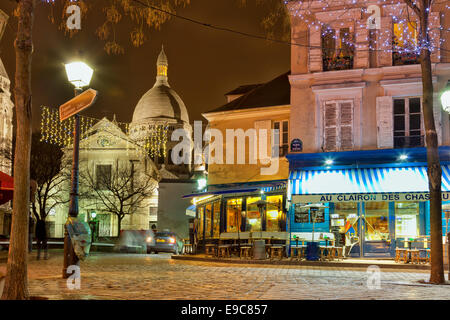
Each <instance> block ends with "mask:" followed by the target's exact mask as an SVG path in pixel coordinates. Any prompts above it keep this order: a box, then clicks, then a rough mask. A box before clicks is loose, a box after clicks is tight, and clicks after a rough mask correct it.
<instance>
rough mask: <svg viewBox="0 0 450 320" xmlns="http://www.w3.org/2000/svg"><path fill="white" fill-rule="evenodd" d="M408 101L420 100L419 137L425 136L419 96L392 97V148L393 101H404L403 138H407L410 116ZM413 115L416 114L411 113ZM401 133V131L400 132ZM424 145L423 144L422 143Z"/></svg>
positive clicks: (393, 134)
mask: <svg viewBox="0 0 450 320" xmlns="http://www.w3.org/2000/svg"><path fill="white" fill-rule="evenodd" d="M410 99H420V135H421V136H423V135H425V129H424V123H423V109H422V103H423V99H422V97H421V96H407V97H393V98H392V119H393V121H392V139H393V140H394V143H393V145H394V148H395V132H396V131H395V100H404V101H405V113H404V117H405V130H404V131H405V135H404V137H409V136H410V135H409V133H410V132H409V131H410V128H409V123H410V121H409V119H410V115H411V112H409V100H410ZM413 114H417V113H413ZM402 131H403V130H402ZM424 145H425V143H424Z"/></svg>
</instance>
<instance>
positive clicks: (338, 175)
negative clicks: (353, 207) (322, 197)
mask: <svg viewBox="0 0 450 320" xmlns="http://www.w3.org/2000/svg"><path fill="white" fill-rule="evenodd" d="M442 191H443V192H448V191H450V166H448V165H443V166H442ZM405 192H429V188H428V176H427V168H426V167H403V168H367V169H365V168H359V169H339V170H314V171H308V170H299V171H292V172H291V174H290V177H289V195H308V194H347V193H355V194H356V193H359V194H361V193H405Z"/></svg>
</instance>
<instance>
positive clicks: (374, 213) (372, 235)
mask: <svg viewBox="0 0 450 320" xmlns="http://www.w3.org/2000/svg"><path fill="white" fill-rule="evenodd" d="M365 206H366V213H365V221H364V226H365V239H366V240H367V241H370V240H375V241H380V240H389V221H388V220H389V219H388V217H389V203H388V202H385V201H381V202H366V203H365Z"/></svg>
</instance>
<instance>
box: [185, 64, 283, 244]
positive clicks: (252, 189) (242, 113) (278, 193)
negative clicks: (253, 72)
mask: <svg viewBox="0 0 450 320" xmlns="http://www.w3.org/2000/svg"><path fill="white" fill-rule="evenodd" d="M288 76H289V73H285V74H283V75H280V76H278V77H276V78H275V79H272V80H271V81H269V82H267V83H263V84H259V85H246V86H241V87H239V88H237V89H235V90H233V91H231V92H229V93H228V94H226V97H227V101H228V103H227V104H225V105H223V106H221V107H219V108H216V109H214V110H212V111H209V112H207V113H204V114H203V116H204V117H205V118H206V119H207V120H208V126H207V130H206V133H205V136H206V139H207V141H208V144H207V148H205V151H204V154H205V158H206V159H207V161H206V162H207V168H208V177H207V180H208V183H207V188H205V189H204V190H202V192H199V193H197V194H191V195H188V197H192V198H193V202H194V204H195V206H196V231H197V232H196V235H197V240H198V244H199V246H200V248H201V247H202V246H203V245H204V244H207V243H210V242H216V241H218V240H219V239H234V240H239V239H243V240H244V241H245V240H248V239H257V238H260V239H273V240H282V239H284V240H285V239H286V237H287V227H286V210H285V203H286V182H287V178H288V161H287V160H286V158H285V155H286V153H287V151H288V143H289V117H290V108H291V107H290V85H289V78H288ZM274 129H276V131H273V130H274ZM263 132H264V133H263ZM274 150H276V152H274Z"/></svg>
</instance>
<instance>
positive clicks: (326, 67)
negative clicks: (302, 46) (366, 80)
mask: <svg viewBox="0 0 450 320" xmlns="http://www.w3.org/2000/svg"><path fill="white" fill-rule="evenodd" d="M349 69H353V56H345V57H335V58H323V71H335V70H349Z"/></svg>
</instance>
